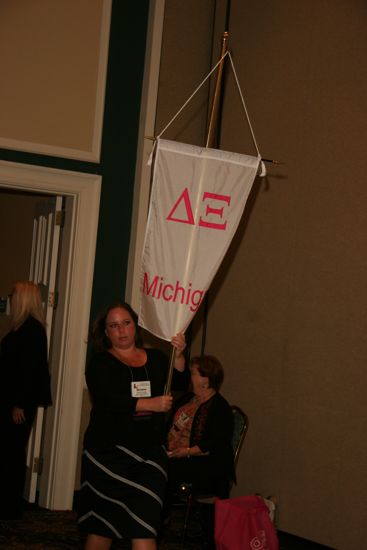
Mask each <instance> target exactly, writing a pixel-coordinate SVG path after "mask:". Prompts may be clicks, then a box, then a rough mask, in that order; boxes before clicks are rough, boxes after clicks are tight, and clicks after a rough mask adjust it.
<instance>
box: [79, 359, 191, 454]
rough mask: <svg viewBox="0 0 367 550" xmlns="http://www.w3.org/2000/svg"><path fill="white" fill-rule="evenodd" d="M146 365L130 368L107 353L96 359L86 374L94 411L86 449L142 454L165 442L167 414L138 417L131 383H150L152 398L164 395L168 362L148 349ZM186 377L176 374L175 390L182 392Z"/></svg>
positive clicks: (87, 431)
mask: <svg viewBox="0 0 367 550" xmlns="http://www.w3.org/2000/svg"><path fill="white" fill-rule="evenodd" d="M145 351H146V353H147V362H146V364H145V365H142V366H141V367H129V366H128V365H126V364H125V363H123V362H122V361H120V360H119V359H117V358H116V357H115V356H114V355H112V354H111V353H109V352H108V351H104V352H100V353H97V354H96V355H94V357H93V358H92V360H91V362H90V363H89V365H88V367H87V370H86V381H87V385H88V389H89V391H90V396H91V400H92V410H91V415H90V421H89V425H88V427H87V430H86V433H85V438H84V445H85V447H86V448H89V449H92V448H97V449H101V448H106V447H109V446H113V445H118V444H119V445H123V446H126V447H128V448H129V449H132V450H136V451H143V450H144V449H146V448H148V447H150V446H151V445H155V444H163V443H164V441H165V430H164V414H163V413H154V412H153V413H149V414H140V415H139V414H137V413H136V411H135V408H136V403H137V400H138V398H137V397H132V393H131V383H132V382H137V381H142V380H149V382H150V386H151V397H156V396H158V395H162V394H163V392H164V386H165V383H166V378H167V373H168V358H167V357H166V356H165V355H164V354H163V353H162V352H161V351H159V350H157V349H146V350H145ZM186 381H187V374H186V373H180V372H178V371H177V370H176V369H174V371H173V381H172V388H173V389H175V387H176V388H177V389H179V387H180V386H181V387H182V386H184V385H185V384H186Z"/></svg>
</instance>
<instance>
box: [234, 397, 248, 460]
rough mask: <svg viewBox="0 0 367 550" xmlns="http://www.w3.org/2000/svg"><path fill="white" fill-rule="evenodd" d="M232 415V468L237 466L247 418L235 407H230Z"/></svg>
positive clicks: (245, 432) (246, 426) (245, 431)
mask: <svg viewBox="0 0 367 550" xmlns="http://www.w3.org/2000/svg"><path fill="white" fill-rule="evenodd" d="M231 409H232V413H233V435H232V448H233V459H234V466H235V467H236V466H237V461H238V457H239V454H240V450H241V447H242V443H243V441H244V439H245V436H246V434H247V429H248V417H247V414H245V413H244V412H243V410H242V409H240V407H237V405H231Z"/></svg>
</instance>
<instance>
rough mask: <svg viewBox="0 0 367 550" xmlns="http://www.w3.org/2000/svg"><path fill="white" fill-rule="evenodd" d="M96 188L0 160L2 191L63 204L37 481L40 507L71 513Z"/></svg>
mask: <svg viewBox="0 0 367 550" xmlns="http://www.w3.org/2000/svg"><path fill="white" fill-rule="evenodd" d="M100 188H101V177H100V176H96V175H94V174H93V175H90V174H81V173H77V172H69V171H66V170H56V169H50V168H44V167H39V166H30V165H23V164H16V163H10V162H0V189H1V190H2V191H3V192H5V191H6V192H7V193H9V192H10V193H20V194H19V195H18V196H19V197H20V196H23V195H43V196H45V195H49V196H55V195H60V196H62V197H64V202H65V211H66V218H65V225H64V230H63V239H62V244H61V250H60V264H59V273H58V291H59V303H58V307H57V309H56V310H55V321H54V336H53V338H52V348H51V349H50V361H51V362H52V365H53V373H52V374H53V376H52V378H53V379H52V391H53V406H52V407H51V408H50V409H49V410H48V412H47V416H46V420H45V426H44V436H43V437H44V446H43V458H44V465H43V471H42V473H41V474H40V476H39V480H38V485H39V504H40V505H41V506H44V507H46V508H49V509H52V510H55V509H58V510H68V509H71V507H72V502H73V494H74V486H75V471H76V464H77V453H78V442H79V426H80V414H81V407H82V396H83V387H84V366H85V357H86V348H87V335H88V324H89V312H90V301H91V291H92V279H93V268H94V256H95V245H96V235H97V225H98V214H99V198H100ZM25 278H27V277H25Z"/></svg>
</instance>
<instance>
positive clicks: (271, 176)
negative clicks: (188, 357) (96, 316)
mask: <svg viewBox="0 0 367 550" xmlns="http://www.w3.org/2000/svg"><path fill="white" fill-rule="evenodd" d="M182 4H183V3H180V2H173V1H168V2H167V3H166V10H167V11H168V12H169V17H167V18H166V24H169V25H170V26H171V27H173V28H174V29H175V32H173V31H172V28H170V29H167V28H165V31H164V32H165V38H166V41H165V42H164V47H165V48H166V49H169V56H168V55H166V56H165V55H163V60H166V62H167V63H168V62H170V67H167V66H164V65H163V66H162V71H164V74H169V75H170V81H168V80H166V79H163V78H162V80H161V88H160V108H161V110H162V112H161V114H160V116H159V117H158V120H161V119H165V120H168V119H169V113H168V112H167V110H164V105H165V103H166V102H165V95H167V101H170V94H171V93H173V91H172V87H173V84H172V82H171V81H174V82H175V87H176V88H177V89H178V90H180V91H181V89H182V86H183V85H184V83H185V85H186V86H187V88H190V89H193V88H194V86H195V85H196V84H197V83H198V81H200V79H201V76H203V75H204V74H205V72H206V70H207V69H208V65H209V61H210V60H209V56H208V55H207V46H206V45H205V47H204V48H202V47H201V44H200V43H197V45H196V46H197V48H198V50H197V51H196V50H195V49H193V46H192V44H191V40H189V44H188V45H186V46H185V41H183V40H181V32H182V29H183V28H184V27H185V25H189V24H190V22H191V21H196V20H197V17H196V11H197V10H199V14H198V17H199V18H200V20H203V19H204V17H203V14H202V12H201V10H202V9H204V8H203V6H204V4H205V9H207V17H208V21H210V20H211V17H212V10H211V6H212V4H213V3H212V2H208V3H205V2H203V3H201V2H200V3H196V2H185V3H184V4H185V8H184V7H183V6H182ZM198 4H199V6H198ZM202 28H203V32H205V28H204V25H202ZM223 30H224V29H223ZM229 31H230V50H231V52H232V55H233V59H234V63H235V66H236V69H237V72H238V77H239V80H240V83H241V86H242V91H243V93H244V96H245V100H246V105H247V108H248V110H249V114H250V118H251V121H252V124H253V128H254V132H255V136H256V138H257V141H258V145H259V148H260V151H261V154H262V155H263V156H264V157H266V158H274V159H279V160H281V161H284V165H281V166H278V167H276V166H273V165H268V176H267V178H265V179H263V180H261V181H258V182H256V184H255V188H254V192H253V194H252V197H251V200H250V201H249V204H248V208H247V210H246V213H245V216H244V218H243V221H242V224H241V227H240V228H239V231H238V234H237V236H236V238H235V241H234V243H233V246H232V247H231V250H230V252H229V254H228V256H227V258H226V260H225V262H224V264H223V265H222V267H221V269H220V272H219V273H218V276H217V277H216V280H215V282H214V284H213V286H212V289H211V291H210V311H209V319H208V333H207V346H206V351H208V352H211V353H214V354H216V355H218V357H220V359H222V360H223V363H224V365H225V369H226V380H225V384H224V388H223V393H224V395H225V396H226V397H227V398H228V400H229V401H230V402H231V403H236V404H238V405H240V406H241V407H243V409H244V410H245V411H246V412H247V413H248V415H249V419H250V428H249V432H248V435H247V439H246V441H245V445H244V448H243V451H242V455H241V457H240V462H239V466H238V486H237V487H236V489H235V491H234V494H235V495H240V494H250V493H254V492H260V493H263V494H265V495H270V494H274V495H276V497H277V499H278V503H279V506H278V513H277V521H278V526H279V528H280V529H282V530H285V531H288V532H291V533H294V534H296V535H299V536H301V537H305V538H308V539H311V540H314V541H317V542H320V543H322V544H326V545H329V546H331V547H333V548H337V549H340V550H352V549H354V548H361V547H363V546H364V545H365V540H366V539H367V513H366V506H365V495H366V494H367V475H366V459H367V443H366V437H365V432H366V406H365V397H364V395H365V388H366V385H367V374H366V372H367V371H366V364H367V336H366V326H367V290H366V280H367V255H366V250H367V216H366V203H367V187H366V182H365V173H366V154H365V144H366V137H367V136H366V132H367V113H366V100H365V98H366V97H367V77H366V72H365V70H364V67H365V57H366V53H367V10H366V3H365V2H364V1H362V0H351V1H349V2H346V1H341V0H339V1H338V0H325V1H324V2H309V1H306V0H299V1H298V2H294V1H293V0H271V1H264V0H260V1H259V0H256V1H255V0H250V1H247V2H243V1H241V0H232V2H231V19H230V27H229ZM191 36H192V35H191ZM194 36H195V34H194ZM167 37H170V40H169V42H168V38H167ZM209 37H210V32H209V30H208V38H209ZM178 38H180V40H179V39H178ZM210 38H211V37H210ZM219 39H220V37H219ZM215 41H216V37H214V42H215ZM200 56H203V57H205V56H206V59H207V65H205V63H202V64H201V67H200V71H197V70H196V61H195V60H196V58H198V57H199V58H200ZM193 67H194V69H193V70H192V68H193ZM198 72H199V73H201V76H200V75H199V74H197V73H198ZM185 91H186V90H185ZM177 95H178V94H177ZM181 95H184V94H181V93H180V97H179V99H178V100H177V103H178V104H181V103H182V101H181V100H182V97H181ZM175 97H176V96H175ZM180 102H181V103H180ZM179 106H180V105H179ZM176 134H177V136H179V131H178V130H176ZM182 134H183V138H182V137H179V139H182V141H185V138H186V137H187V134H185V133H184V132H182ZM169 137H171V136H169ZM172 137H175V136H173V135H172ZM201 138H202V128H200V130H198V131H197V134H196V142H200V140H201ZM201 143H202V144H203V142H201ZM221 148H223V149H227V150H233V151H236V152H243V153H250V154H253V153H254V152H255V151H254V148H253V145H252V143H251V139H250V136H249V132H248V128H247V125H246V120H245V117H244V115H243V111H242V108H241V105H240V102H239V99H238V94H237V92H236V89H235V86H234V83H233V79H232V78H231V77H230V78H228V81H227V86H226V95H225V102H224V112H223V124H222V142H221ZM197 330H198V338H197V340H196V341H195V343H194V348H195V346H196V348H198V347H199V344H200V341H199V340H200V339H199V336H200V327H199V328H198V329H197Z"/></svg>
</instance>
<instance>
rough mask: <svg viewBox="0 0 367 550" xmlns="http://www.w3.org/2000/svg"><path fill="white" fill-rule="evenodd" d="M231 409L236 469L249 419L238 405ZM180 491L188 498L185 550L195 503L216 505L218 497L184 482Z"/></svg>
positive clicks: (184, 527)
mask: <svg viewBox="0 0 367 550" xmlns="http://www.w3.org/2000/svg"><path fill="white" fill-rule="evenodd" d="M231 409H232V413H233V435H232V449H233V461H234V467H235V469H236V467H237V463H238V458H239V455H240V452H241V448H242V445H243V442H244V439H245V437H246V434H247V430H248V417H247V414H246V413H244V412H243V410H242V409H240V407H237V405H231ZM231 487H232V486H231ZM179 490H180V493H181V495H182V496H185V497H186V502H185V516H184V525H183V528H182V535H181V545H180V548H181V549H183V548H184V542H185V538H186V533H187V528H188V526H189V519H190V514H191V509H192V505H193V502H194V501H195V502H197V503H199V504H214V500H215V499H216V498H217V497H216V495H213V494H210V495H208V494H206V495H203V494H196V493H194V491H193V488H192V484H191V483H186V482H183V483H181V484H180V487H179Z"/></svg>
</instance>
